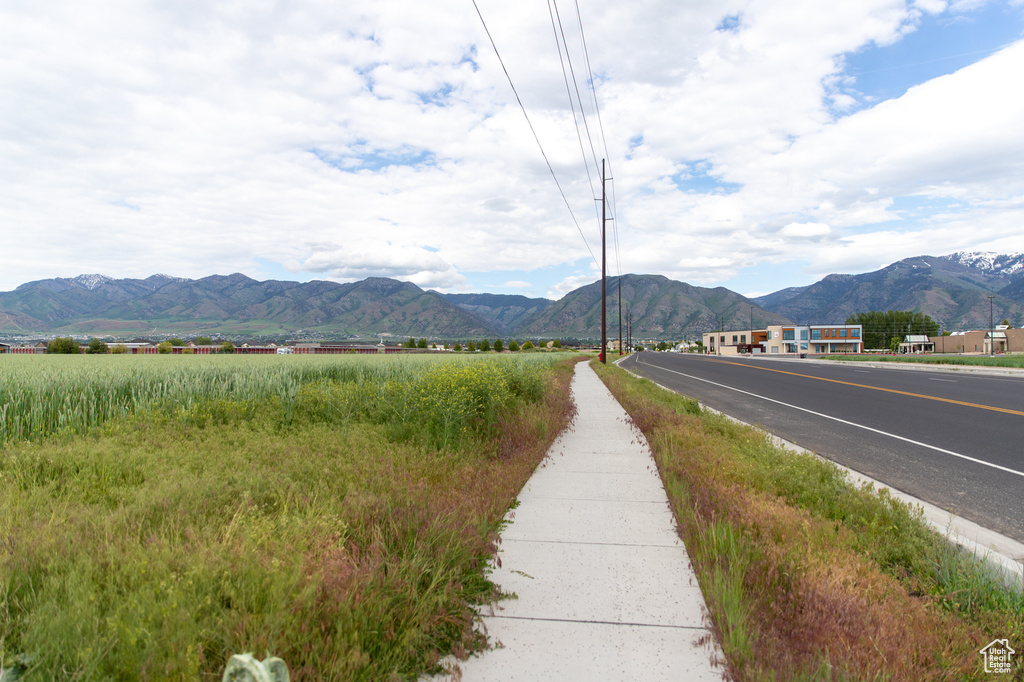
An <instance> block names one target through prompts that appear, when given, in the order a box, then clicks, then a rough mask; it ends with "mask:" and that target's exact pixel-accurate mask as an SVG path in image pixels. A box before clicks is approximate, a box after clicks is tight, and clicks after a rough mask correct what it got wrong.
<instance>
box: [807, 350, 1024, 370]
mask: <svg viewBox="0 0 1024 682" xmlns="http://www.w3.org/2000/svg"><path fill="white" fill-rule="evenodd" d="M824 359H825V360H838V361H842V362H857V361H860V362H902V363H910V364H918V365H954V366H961V367H972V366H973V367H1011V368H1024V353H1015V354H1012V355H997V356H994V357H992V356H984V355H828V356H826V357H825V358H824Z"/></svg>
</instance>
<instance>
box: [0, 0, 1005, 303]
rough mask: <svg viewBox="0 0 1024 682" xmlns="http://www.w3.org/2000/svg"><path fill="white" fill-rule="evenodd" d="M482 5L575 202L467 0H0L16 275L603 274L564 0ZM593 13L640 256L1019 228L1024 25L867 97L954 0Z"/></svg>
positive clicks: (616, 166)
mask: <svg viewBox="0 0 1024 682" xmlns="http://www.w3.org/2000/svg"><path fill="white" fill-rule="evenodd" d="M480 7H481V11H482V12H483V14H484V17H485V18H486V19H487V21H488V25H489V27H490V28H491V31H492V34H493V35H494V38H495V40H496V42H497V44H498V47H499V49H501V51H502V56H503V57H504V58H505V60H506V65H507V66H508V68H509V72H510V73H511V74H512V77H513V79H514V81H515V83H516V86H517V89H518V90H519V93H520V96H521V97H522V99H523V102H524V104H525V105H526V107H527V109H528V111H529V113H530V118H531V120H532V122H533V125H534V127H535V128H536V130H537V133H538V135H539V137H540V139H541V140H542V142H543V144H544V148H545V151H546V152H547V154H548V158H549V160H550V161H551V163H552V166H553V167H554V169H555V171H556V173H557V174H558V176H559V180H560V182H561V183H562V189H563V190H564V191H565V194H566V196H567V197H568V199H569V201H570V203H571V205H572V207H573V213H574V214H575V221H574V219H573V217H571V216H570V215H569V213H568V211H567V210H566V208H565V205H564V203H563V200H562V197H561V195H560V194H559V191H558V189H557V188H556V187H555V186H554V183H553V182H552V179H551V176H550V173H549V170H548V168H547V165H546V164H545V163H544V160H543V159H542V158H541V157H540V154H539V152H538V151H537V147H536V143H535V141H534V139H533V135H532V134H531V132H530V130H529V128H528V127H527V126H526V123H525V121H524V120H523V117H522V113H521V112H520V111H519V108H518V105H517V104H516V102H515V99H514V96H513V95H512V93H511V92H510V91H509V88H508V85H507V83H506V81H505V79H504V74H503V73H502V71H501V69H500V66H499V64H498V62H497V59H496V57H495V56H494V54H493V52H492V51H491V49H490V45H489V43H488V42H487V39H486V36H485V35H484V33H483V29H482V28H481V27H480V25H479V20H478V19H477V17H476V15H475V13H474V12H473V11H472V8H471V7H467V6H466V5H465V3H462V2H458V1H456V0H438V1H437V2H434V3H429V4H424V3H414V2H411V1H398V0H396V1H395V2H389V3H370V4H367V3H362V4H359V5H358V6H357V5H352V4H351V3H350V4H348V5H346V4H344V3H341V4H339V3H328V2H324V1H322V0H305V1H300V2H295V3H288V4H283V5H282V4H274V3H271V4H262V3H260V4H254V3H236V2H227V1H219V0H213V1H210V2H202V3H200V2H194V1H193V2H185V3H175V4H172V5H159V6H150V5H145V4H138V3H132V2H127V1H126V0H96V1H95V2H92V3H89V4H88V6H85V5H82V4H81V3H77V2H72V1H71V0H53V2H48V3H42V4H40V3H5V4H4V5H3V6H2V7H0V45H3V48H2V50H0V101H3V102H4V103H5V106H4V107H0V158H3V159H4V163H3V164H0V238H2V239H3V240H4V248H3V249H2V250H0V290H7V289H10V288H13V287H14V286H16V285H17V284H19V283H21V282H24V281H28V280H31V279H39V278H42V277H49V276H74V275H76V274H79V273H80V272H97V271H99V272H104V273H106V274H109V275H112V276H147V275H149V274H152V273H154V272H158V271H162V272H170V273H172V274H175V275H181V276H191V277H199V276H204V275H207V274H211V273H213V272H219V273H228V272H234V271H242V272H249V273H252V274H255V273H257V272H259V271H262V269H263V265H262V264H263V263H265V262H269V263H273V264H281V265H282V266H283V265H284V264H287V267H288V268H289V269H291V270H292V271H293V272H295V274H296V277H297V278H309V277H314V276H315V277H330V278H333V279H340V280H351V279H360V278H362V277H365V276H370V275H374V276H389V277H396V278H400V279H406V280H408V281H413V282H416V283H417V284H420V285H421V286H431V287H434V288H440V289H447V290H454V289H458V290H465V289H471V288H472V286H473V283H471V282H469V281H467V279H466V277H465V276H464V275H463V274H461V273H464V272H496V273H500V272H504V271H531V270H535V269H541V268H560V269H561V270H562V272H561V274H560V275H558V276H559V277H561V278H562V281H561V282H560V283H559V284H558V285H555V286H554V287H552V288H551V289H550V290H549V295H555V294H560V293H564V292H565V291H568V290H570V289H571V288H573V287H575V286H578V285H579V284H581V283H589V282H591V281H593V280H594V278H595V275H594V274H589V275H587V274H580V273H579V272H578V271H576V270H575V269H574V268H575V264H576V263H577V262H579V261H580V259H584V262H586V261H589V260H590V258H591V253H594V254H595V255H598V256H599V254H598V253H597V248H598V246H599V243H600V236H599V232H598V226H599V221H598V217H597V211H596V210H595V207H596V204H595V201H594V198H595V195H596V194H597V193H599V191H600V189H599V187H598V186H597V184H598V183H597V177H596V171H594V170H593V169H591V177H590V178H589V179H588V178H587V176H586V174H585V172H584V166H583V162H582V160H581V158H580V157H581V155H580V150H579V147H580V143H579V141H578V139H577V136H576V135H577V134H576V128H575V127H574V126H573V124H572V123H573V112H571V111H570V110H569V108H568V105H567V103H566V101H565V85H564V81H563V80H562V78H563V77H562V72H561V69H560V67H559V64H558V60H557V53H556V52H555V51H554V45H553V40H552V32H551V26H550V24H549V23H548V21H549V18H548V15H547V13H546V12H545V11H543V10H544V8H542V7H541V8H539V9H538V8H537V7H534V6H533V5H528V4H522V3H501V2H497V1H496V0H486V1H482V2H480ZM582 9H583V15H582V16H583V21H584V23H585V25H586V28H587V42H588V46H589V47H590V58H591V64H592V66H593V68H594V71H595V74H596V77H597V81H598V83H599V85H600V89H599V95H600V99H601V107H602V109H601V121H600V129H601V130H603V131H604V134H605V138H606V139H607V143H608V147H609V161H610V167H611V170H612V173H613V175H614V176H615V179H614V184H613V187H614V190H615V194H616V209H617V215H616V218H617V223H616V224H617V226H618V229H619V237H620V244H621V247H622V254H621V255H622V265H623V268H624V269H625V270H626V271H629V272H650V273H661V274H665V275H667V276H671V277H676V278H680V279H686V280H688V281H693V282H694V283H701V284H714V283H716V282H720V281H723V280H724V279H728V278H730V277H733V276H735V275H736V273H738V272H742V271H743V270H744V269H747V268H750V267H751V266H753V265H755V264H758V263H780V262H787V261H789V260H792V259H793V258H794V253H795V252H796V251H799V253H800V254H801V255H800V258H801V259H803V260H802V262H804V263H805V264H806V267H809V268H811V269H813V270H815V271H817V270H819V269H822V268H828V267H840V266H845V265H849V266H850V267H852V266H853V265H856V264H858V263H866V262H868V261H869V260H870V261H871V262H875V261H878V260H885V261H886V262H891V261H892V260H896V259H897V258H900V257H905V256H908V255H916V253H917V252H918V251H919V250H920V249H921V247H922V244H921V239H922V238H923V237H922V235H924V234H928V235H934V236H935V240H938V241H935V240H933V239H932V238H931V237H929V241H928V242H927V243H928V244H929V245H932V246H930V248H931V249H932V250H937V249H938V245H939V244H942V245H948V246H949V250H954V249H958V248H975V246H980V245H981V243H982V242H984V243H986V244H994V243H1012V242H1013V240H1014V239H1015V238H1019V237H1020V235H1021V232H1022V227H1021V226H1020V225H1019V221H1017V222H1016V223H1015V222H1014V219H1013V216H1017V215H1019V204H1015V203H1014V201H1013V199H1014V198H1019V197H1020V196H1024V161H1022V159H1024V131H1022V130H1021V129H1020V128H1021V126H1020V125H1019V121H1020V120H1022V119H1024V110H1022V109H1024V98H1022V97H1021V96H1020V95H1019V93H1018V89H1017V88H1015V87H1011V84H1013V83H1016V81H1017V80H1018V76H1019V73H1020V72H1021V70H1022V67H1024V45H1021V44H1017V45H1014V46H1011V47H1009V48H1007V49H1005V50H1003V51H1002V52H1000V53H998V54H995V55H993V56H991V57H989V58H987V59H984V60H982V61H980V62H979V63H977V64H974V65H973V66H970V67H968V68H967V69H964V70H962V71H960V72H958V73H955V74H952V75H949V76H945V77H943V78H939V79H936V80H934V81H931V82H928V83H923V84H921V85H919V86H917V87H915V88H912V89H911V90H910V91H909V92H907V93H906V94H905V95H904V96H903V97H901V98H900V99H898V100H892V101H887V102H882V103H879V104H877V105H875V106H873V107H870V108H862V109H860V110H858V106H863V100H860V101H859V103H858V101H857V97H856V96H855V94H853V93H854V91H853V88H854V87H855V86H854V85H852V84H851V83H852V82H851V80H850V78H849V77H848V76H847V75H846V74H845V73H844V68H845V66H844V55H845V54H847V53H850V52H853V51H856V50H859V49H867V48H869V47H870V46H872V45H886V44H892V43H894V42H896V41H899V40H900V39H901V37H902V36H904V35H906V34H907V32H908V31H913V30H915V29H916V28H917V27H918V25H919V23H920V21H921V17H922V13H924V14H942V13H943V12H959V11H963V12H968V11H971V8H970V7H969V6H968V5H966V4H965V3H964V2H963V1H961V2H954V3H952V4H951V5H950V6H949V7H947V3H946V2H945V0H913V2H911V3H908V2H906V0H863V1H862V2H845V3H838V4H836V3H833V4H832V5H829V7H828V8H827V9H825V8H823V6H822V5H821V4H820V3H817V2H812V1H811V0H796V1H793V0H790V1H787V2H783V1H782V0H724V1H723V2H718V3H679V2H672V1H671V0H653V1H652V2H648V3H640V4H637V3H632V4H623V3H614V2H611V0H595V1H594V2H593V3H590V4H588V5H587V6H586V7H584V8H582ZM727 17H731V19H729V20H728V21H726V18H727ZM563 19H564V17H563ZM573 23H574V22H569V24H567V29H566V30H567V32H568V35H569V40H570V43H571V46H573V47H574V49H578V44H579V39H578V36H576V34H575V28H574V27H573V25H572V24H573ZM574 66H575V67H576V68H577V69H579V68H582V64H581V62H579V61H578V62H575V63H574ZM584 95H585V97H586V93H584ZM588 106H589V105H588ZM587 113H588V125H590V126H591V132H592V133H594V134H595V137H597V128H598V121H597V120H596V117H594V116H593V113H592V112H591V111H590V109H587ZM839 113H844V114H846V113H848V115H845V116H844V117H842V118H838V119H837V118H836V116H837V115H838V114H839ZM587 155H588V156H590V150H589V148H588V149H587ZM596 155H598V156H602V155H603V154H602V152H601V151H600V150H597V151H596ZM908 202H909V203H912V204H914V205H927V207H926V208H920V209H914V210H908V209H907V208H906V205H907V204H908ZM915 202H917V203H915ZM922 202H923V203H922ZM577 221H578V226H577ZM968 223H969V224H970V228H969V229H964V225H967V224H968ZM581 230H582V231H583V233H584V235H585V237H586V240H587V242H588V244H589V248H588V246H587V245H585V244H584V242H583V239H581V237H580V231H581ZM876 230H882V232H876ZM874 234H878V238H877V239H876V240H874V243H875V245H876V247H875V249H874V250H873V252H872V251H871V250H870V249H869V248H867V246H866V245H867V244H870V243H872V235H874ZM26 235H31V237H28V238H27V237H26ZM58 235H59V238H58V237H57V236H58ZM958 235H959V236H958ZM971 240H975V241H971ZM986 240H987V241H986ZM1000 240H1002V241H1000ZM872 259H874V260H872ZM883 264H884V263H883ZM826 274H827V273H826ZM514 277H515V278H516V281H515V282H509V285H510V286H507V287H503V288H505V289H515V288H517V287H519V288H521V289H522V290H524V291H525V290H527V289H529V288H530V283H528V282H524V281H519V280H520V278H521V276H519V275H514ZM492 281H495V282H499V281H504V278H502V277H501V276H500V275H496V276H495V277H494V278H493V279H492ZM511 285H514V286H511ZM533 286H534V288H536V283H534V285H533ZM759 286H760V285H759ZM566 287H568V288H566Z"/></svg>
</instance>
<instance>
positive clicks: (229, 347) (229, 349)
mask: <svg viewBox="0 0 1024 682" xmlns="http://www.w3.org/2000/svg"><path fill="white" fill-rule="evenodd" d="M220 352H221V353H234V352H235V344H233V343H231V342H230V341H225V342H224V343H222V344H220Z"/></svg>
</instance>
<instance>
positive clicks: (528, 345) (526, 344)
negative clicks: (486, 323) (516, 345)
mask: <svg viewBox="0 0 1024 682" xmlns="http://www.w3.org/2000/svg"><path fill="white" fill-rule="evenodd" d="M511 348H512V346H509V349H510V350H511ZM523 350H533V341H524V342H523Z"/></svg>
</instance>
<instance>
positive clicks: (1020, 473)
mask: <svg viewBox="0 0 1024 682" xmlns="http://www.w3.org/2000/svg"><path fill="white" fill-rule="evenodd" d="M636 362H637V364H641V363H640V360H639V359H637V361H636ZM642 364H647V363H642ZM648 367H654V368H656V369H660V370H662V371H664V372H671V373H672V374H678V375H679V376H683V377H686V378H687V379H693V380H694V381H703V382H704V383H706V384H711V385H712V386H718V387H719V388H725V389H728V390H730V391H736V392H737V393H742V394H744V395H749V396H752V397H754V398H757V399H758V400H767V401H768V402H770V403H775V404H776V405H782V406H783V407H790V408H792V409H794V410H799V411H801V412H806V413H808V414H813V415H814V416H816V417H822V418H823V419H831V420H832V421H836V422H839V423H840V424H846V425H847V426H853V427H856V428H858V429H864V430H865V431H871V432H872V433H877V434H879V435H882V436H888V437H889V438H895V439H896V440H901V441H903V442H904V443H910V444H911V445H917V446H919V447H922V448H927V449H929V450H935V451H936V452H941V453H942V454H944V455H949V456H950V457H958V458H960V459H963V460H967V461H968V462H974V463H975V464H981V465H982V466H987V467H991V468H993V469H998V470H999V471H1005V472H1006V473H1008V474H1014V475H1016V476H1021V477H1024V471H1017V470H1016V469H1010V468H1008V467H1004V466H1000V465H999V464H993V463H992V462H986V461H985V460H983V459H977V458H976V457H971V456H969V455H962V454H960V453H959V452H953V451H952V450H946V449H945V448H940V447H938V446H936V445H929V444H928V443H922V442H921V441H917V440H914V439H912V438H906V437H905V436H898V435H896V434H895V433H889V432H888V431H882V430H881V429H876V428H873V427H870V426H864V425H863V424H858V423H857V422H851V421H847V420H846V419H840V418H839V417H833V416H832V415H829V414H824V413H822V412H815V411H814V410H808V409H807V408H806V407H799V406H798V405H790V404H789V403H784V402H782V401H781V400H775V399H774V398H769V397H767V396H763V395H758V394H757V393H751V392H750V391H744V390H743V389H741V388H735V387H733V386H726V385H725V384H720V383H718V382H717V381H711V380H710V379H702V378H701V377H695V376H693V375H692V374H685V373H683V372H677V371H675V370H674V369H667V368H665V367H659V366H658V365H648Z"/></svg>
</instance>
